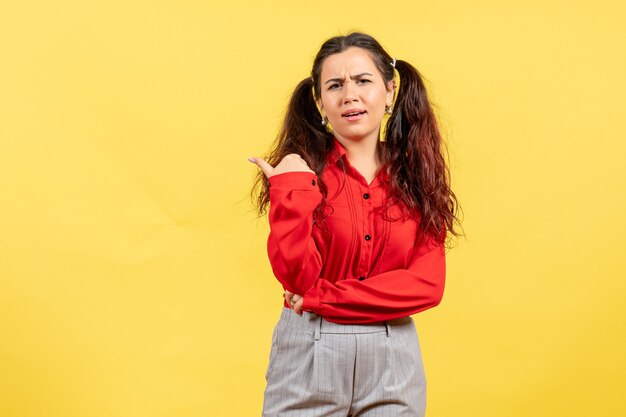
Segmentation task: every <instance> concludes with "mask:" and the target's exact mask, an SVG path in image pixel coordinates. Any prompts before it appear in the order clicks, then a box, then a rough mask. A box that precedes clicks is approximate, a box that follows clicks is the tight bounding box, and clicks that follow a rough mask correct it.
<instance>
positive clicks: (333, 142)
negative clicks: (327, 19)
mask: <svg viewBox="0 0 626 417" xmlns="http://www.w3.org/2000/svg"><path fill="white" fill-rule="evenodd" d="M395 71H397V72H398V75H399V84H400V85H399V86H398V85H397V84H396V81H395ZM396 92H397V98H396ZM394 98H395V103H394ZM386 116H388V120H387V121H386V128H385V132H384V136H383V139H384V140H381V139H380V138H381V125H382V122H383V119H384V118H385V117H386ZM442 145H443V142H442V140H441V135H440V132H439V129H438V127H437V123H436V119H435V116H434V113H433V111H432V108H431V105H430V103H429V101H428V97H427V94H426V90H425V87H424V84H423V82H422V79H421V77H420V74H419V73H418V71H417V70H416V69H415V68H414V67H413V66H411V65H410V64H409V63H407V62H405V61H402V60H399V59H395V58H392V57H391V56H390V55H389V54H388V53H387V52H386V51H385V50H384V49H383V48H382V47H381V45H380V44H379V43H378V42H377V41H376V40H375V39H374V38H372V37H371V36H369V35H366V34H363V33H351V34H349V35H347V36H337V37H333V38H331V39H329V40H327V41H326V42H325V43H324V44H323V45H322V47H321V49H320V51H319V52H318V53H317V56H316V57H315V60H314V62H313V69H312V72H311V77H308V78H306V79H304V80H303V81H302V82H300V84H299V85H298V86H297V87H296V89H295V91H294V93H293V95H292V98H291V101H290V104H289V108H288V110H287V113H286V116H285V119H284V122H283V126H282V129H281V131H280V133H279V135H278V138H277V140H276V143H275V146H274V148H273V149H272V151H271V152H270V154H269V156H268V157H267V158H266V159H263V158H249V160H250V161H251V162H253V163H255V164H257V165H258V167H259V168H260V171H259V173H258V176H257V182H256V183H255V185H258V184H259V183H260V184H261V187H260V188H261V190H260V192H259V194H258V198H257V205H258V209H259V213H260V214H264V213H265V212H266V208H267V205H268V204H269V206H270V207H269V216H268V219H269V224H270V234H269V237H268V242H267V249H268V254H269V259H270V263H271V266H272V270H273V272H274V274H275V275H276V278H277V279H278V280H279V281H280V283H281V284H282V286H283V287H284V289H285V292H284V303H283V309H282V312H281V316H280V319H279V320H278V323H277V324H276V327H275V329H274V333H273V335H272V346H271V351H270V360H269V366H268V368H267V373H266V381H267V386H266V389H265V393H264V401H263V416H316V417H317V416H342V417H346V416H352V417H357V416H359V417H366V416H367V417H373V416H423V415H424V413H425V407H426V379H425V373H424V368H423V364H422V358H421V351H420V346H419V341H418V337H417V332H416V329H415V324H414V321H413V319H412V318H411V317H410V315H412V314H415V313H418V312H420V311H424V310H426V309H429V308H431V307H434V306H436V305H437V304H439V302H440V301H441V298H442V295H443V290H444V281H445V250H444V247H445V246H444V244H445V241H446V237H447V232H448V231H450V233H452V234H454V235H456V236H458V235H459V234H458V232H455V231H454V228H453V223H454V222H455V221H457V222H458V219H457V217H456V210H457V208H458V202H457V200H456V197H455V195H454V193H453V192H452V191H451V190H450V187H449V170H448V168H447V166H446V163H445V161H444V158H443V155H442V150H441V147H442Z"/></svg>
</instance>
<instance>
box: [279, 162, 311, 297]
mask: <svg viewBox="0 0 626 417" xmlns="http://www.w3.org/2000/svg"><path fill="white" fill-rule="evenodd" d="M269 181H270V210H269V216H268V218H269V224H270V234H269V236H268V240H267V251H268V255H269V260H270V264H271V265H272V270H273V271H274V275H275V276H276V278H277V279H278V281H280V283H281V284H283V287H284V288H285V289H286V290H288V291H290V292H292V293H295V294H304V293H305V292H306V291H307V290H309V289H310V288H311V287H312V286H313V285H314V284H315V281H316V280H317V278H318V277H319V274H320V271H321V270H322V256H321V255H320V253H319V251H318V249H317V246H316V244H315V241H314V240H313V237H312V232H313V211H314V210H315V208H316V207H317V206H318V205H319V204H320V203H321V201H322V194H321V192H320V190H319V187H318V186H317V176H316V175H315V173H313V172H304V171H300V172H297V171H296V172H285V173H282V174H279V175H273V176H271V177H269Z"/></svg>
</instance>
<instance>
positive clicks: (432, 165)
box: [252, 32, 460, 243]
mask: <svg viewBox="0 0 626 417" xmlns="http://www.w3.org/2000/svg"><path fill="white" fill-rule="evenodd" d="M350 47H357V48H361V49H364V50H365V51H367V52H368V53H369V54H370V56H371V57H372V59H373V61H374V64H375V65H376V67H377V69H378V70H379V71H380V73H381V75H382V77H383V79H384V81H385V84H386V83H388V82H389V81H391V80H392V79H393V78H394V66H393V65H392V61H393V58H391V56H390V55H389V54H388V53H387V52H386V51H385V50H384V49H383V48H382V46H381V45H380V44H379V43H378V42H377V41H376V40H375V39H374V38H373V37H371V36H369V35H367V34H364V33H359V32H353V33H350V34H348V35H347V36H335V37H333V38H330V39H328V40H327V41H326V42H324V44H323V45H322V46H321V48H320V50H319V52H318V53H317V56H316V57H315V60H314V61H313V69H312V71H311V77H307V78H305V79H304V80H302V81H301V82H300V83H299V84H298V86H297V87H296V89H295V91H294V92H293V94H292V96H291V100H290V102H289V106H288V108H287V113H286V115H285V118H284V121H283V124H282V128H281V130H280V132H279V134H278V136H277V138H276V141H275V142H274V144H273V146H272V149H271V151H270V153H269V155H268V156H267V157H266V158H264V159H265V160H266V161H267V162H268V163H269V164H270V165H272V166H275V165H276V164H278V163H279V162H280V161H281V160H282V158H283V157H284V156H285V155H287V154H290V153H297V154H299V155H300V156H301V157H302V158H303V159H304V160H305V161H306V163H307V164H308V165H309V167H310V168H311V169H312V170H313V171H315V173H316V174H317V175H318V184H319V187H320V191H321V192H322V195H323V197H324V199H323V201H322V204H320V206H318V208H317V209H316V210H315V213H314V216H315V218H316V223H317V224H319V221H318V220H319V219H320V218H323V215H322V212H325V211H324V210H323V207H324V206H325V197H326V195H327V188H326V186H325V184H324V182H323V179H322V178H321V173H322V171H323V169H324V167H325V164H326V157H327V155H328V154H329V152H331V150H332V143H333V134H332V133H331V132H329V131H328V130H327V129H326V128H325V127H324V126H323V125H322V117H321V115H320V113H319V110H318V108H317V105H316V101H315V100H316V98H318V97H320V91H321V86H320V84H321V82H320V77H321V72H322V65H323V63H324V60H325V59H326V58H328V57H329V56H330V55H333V54H336V53H340V52H343V51H345V50H346V49H348V48H350ZM395 69H396V70H397V71H398V74H399V76H400V86H399V89H398V94H397V98H396V101H395V104H394V106H393V113H392V114H391V116H390V117H389V119H388V121H387V125H386V129H385V140H384V143H383V142H380V143H379V144H380V145H382V146H378V147H377V152H379V158H380V161H381V163H382V165H383V166H386V167H387V174H388V178H389V186H390V199H389V201H388V202H387V204H391V203H392V200H397V201H400V202H401V203H403V204H402V205H403V207H404V209H405V211H406V212H407V213H408V214H409V215H411V216H414V217H415V218H420V230H421V231H422V233H421V234H420V233H418V236H417V239H425V238H426V237H427V235H431V236H432V237H433V238H434V240H435V241H437V242H438V243H444V242H445V241H446V237H447V231H450V233H451V234H454V235H455V236H459V235H460V233H459V232H457V231H455V230H454V223H455V222H457V223H459V224H460V222H459V219H458V218H457V210H458V208H459V203H458V201H457V199H456V196H455V194H454V193H453V192H452V190H451V189H450V172H449V169H448V167H447V165H446V163H445V160H444V157H443V150H444V149H443V148H445V144H444V142H443V140H442V138H441V134H440V132H439V128H438V125H437V120H436V119H435V115H434V112H433V110H432V107H431V104H430V102H429V99H428V95H427V92H426V88H425V87H424V83H423V81H422V77H421V76H420V73H419V72H418V71H417V70H416V69H415V68H414V67H413V66H412V65H411V64H409V63H408V62H406V61H403V60H400V59H398V60H396V61H395ZM259 183H261V189H260V191H259V193H258V196H257V197H256V198H255V197H254V194H253V195H252V199H253V201H254V200H256V207H257V209H258V213H259V215H263V214H265V212H266V210H267V205H268V204H269V180H268V179H267V178H266V177H265V175H264V173H263V172H262V171H260V170H259V172H258V173H257V177H256V181H255V183H254V186H253V189H252V191H253V193H254V191H255V190H256V189H257V186H258V184H259Z"/></svg>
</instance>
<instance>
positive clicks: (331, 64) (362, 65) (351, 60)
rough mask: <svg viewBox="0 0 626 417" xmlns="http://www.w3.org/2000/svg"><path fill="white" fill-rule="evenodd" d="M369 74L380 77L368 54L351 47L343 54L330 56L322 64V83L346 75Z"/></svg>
mask: <svg viewBox="0 0 626 417" xmlns="http://www.w3.org/2000/svg"><path fill="white" fill-rule="evenodd" d="M363 72H369V73H371V74H373V75H374V76H377V75H378V76H380V74H379V72H378V69H377V68H376V64H374V60H373V59H372V57H371V56H370V54H369V53H368V52H367V51H366V50H364V49H361V48H356V47H351V48H348V49H346V50H345V51H343V52H339V53H337V54H332V55H330V56H329V57H328V58H326V59H325V60H324V63H323V64H322V74H321V76H322V82H324V81H325V80H327V79H329V78H336V77H338V78H342V77H344V76H345V75H346V74H348V75H353V74H360V73H363Z"/></svg>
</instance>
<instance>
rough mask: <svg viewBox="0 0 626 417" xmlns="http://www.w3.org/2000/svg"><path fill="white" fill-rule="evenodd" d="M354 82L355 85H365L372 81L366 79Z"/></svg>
mask: <svg viewBox="0 0 626 417" xmlns="http://www.w3.org/2000/svg"><path fill="white" fill-rule="evenodd" d="M356 82H357V83H361V84H366V83H371V82H372V81H371V80H368V79H365V78H362V79H360V80H356Z"/></svg>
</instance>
